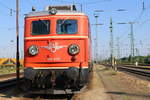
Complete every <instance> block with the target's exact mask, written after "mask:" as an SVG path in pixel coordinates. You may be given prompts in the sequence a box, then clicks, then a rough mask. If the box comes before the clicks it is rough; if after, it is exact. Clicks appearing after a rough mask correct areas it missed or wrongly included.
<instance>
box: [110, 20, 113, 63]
mask: <svg viewBox="0 0 150 100" xmlns="http://www.w3.org/2000/svg"><path fill="white" fill-rule="evenodd" d="M109 28H110V43H109V45H110V58H111V64H112V66H113V65H114V64H113V62H114V48H113V47H114V46H113V45H114V44H113V26H112V18H110V27H109Z"/></svg>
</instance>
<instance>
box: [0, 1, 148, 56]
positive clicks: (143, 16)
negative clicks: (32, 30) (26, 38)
mask: <svg viewBox="0 0 150 100" xmlns="http://www.w3.org/2000/svg"><path fill="white" fill-rule="evenodd" d="M15 1H16V0H0V22H1V24H0V40H1V41H0V47H1V48H0V57H2V56H7V57H8V56H9V57H10V56H11V57H12V56H14V55H15V42H16V41H15V37H16V34H15V32H16V31H15V27H16V26H15ZM143 1H144V2H145V10H144V11H142V2H143ZM73 3H75V4H76V5H77V8H78V10H80V4H82V5H83V12H84V13H86V14H87V15H88V16H89V18H90V22H91V24H94V23H95V18H94V16H93V14H94V10H104V12H100V13H99V20H98V21H99V23H103V24H104V25H102V26H99V27H98V31H99V34H98V38H99V40H98V44H99V47H98V48H99V57H100V58H104V57H108V56H109V41H110V32H109V22H110V17H112V20H113V34H114V49H116V37H119V38H120V53H121V57H122V56H128V55H129V53H130V39H129V35H128V34H129V33H130V26H129V24H126V25H118V24H117V23H119V22H126V23H127V22H130V21H135V22H137V23H136V24H135V25H134V36H135V47H136V48H138V50H139V54H140V55H146V54H150V51H149V50H150V47H149V45H150V43H149V42H150V40H149V38H150V28H149V25H150V15H149V14H150V0H20V49H21V52H22V51H23V33H24V30H23V27H24V14H27V13H28V12H30V11H31V8H32V6H34V7H35V8H36V9H37V10H38V11H42V10H43V9H44V7H45V6H47V5H60V4H64V5H65V4H73ZM11 9H12V10H13V11H12V15H11ZM117 9H126V10H127V11H124V12H117V11H116V10H117ZM141 12H142V13H141ZM94 29H95V26H91V30H92V38H95V30H94ZM11 40H14V42H11ZM115 51H116V50H115ZM115 55H116V52H115Z"/></svg>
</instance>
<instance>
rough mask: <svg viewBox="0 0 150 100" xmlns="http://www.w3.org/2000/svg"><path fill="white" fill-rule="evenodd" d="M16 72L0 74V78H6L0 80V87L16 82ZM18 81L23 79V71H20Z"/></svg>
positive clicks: (9, 85) (3, 87) (12, 84)
mask: <svg viewBox="0 0 150 100" xmlns="http://www.w3.org/2000/svg"><path fill="white" fill-rule="evenodd" d="M15 76H16V73H11V74H4V75H0V79H6V80H4V81H0V89H5V88H8V87H11V86H14V85H16V84H17V79H16V78H15ZM20 76H21V78H20V82H22V81H23V72H22V73H20Z"/></svg>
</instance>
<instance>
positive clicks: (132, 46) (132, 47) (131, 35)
mask: <svg viewBox="0 0 150 100" xmlns="http://www.w3.org/2000/svg"><path fill="white" fill-rule="evenodd" d="M129 24H130V27H131V33H130V34H129V35H130V41H131V62H133V58H134V56H135V50H134V49H135V47H134V34H133V24H135V22H129Z"/></svg>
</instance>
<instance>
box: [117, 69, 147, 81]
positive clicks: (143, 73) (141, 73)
mask: <svg viewBox="0 0 150 100" xmlns="http://www.w3.org/2000/svg"><path fill="white" fill-rule="evenodd" d="M117 68H118V70H120V71H125V72H129V73H132V74H135V75H138V76H142V77H145V78H146V79H148V80H150V68H145V67H136V66H132V67H131V66H118V67H117Z"/></svg>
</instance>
